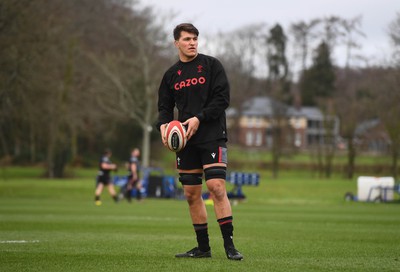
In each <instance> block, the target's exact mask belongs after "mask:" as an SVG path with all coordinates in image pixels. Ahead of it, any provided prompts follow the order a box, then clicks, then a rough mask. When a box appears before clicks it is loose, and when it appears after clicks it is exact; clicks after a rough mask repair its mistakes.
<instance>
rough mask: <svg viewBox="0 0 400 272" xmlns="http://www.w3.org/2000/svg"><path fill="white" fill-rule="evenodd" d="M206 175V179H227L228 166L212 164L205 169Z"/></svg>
mask: <svg viewBox="0 0 400 272" xmlns="http://www.w3.org/2000/svg"><path fill="white" fill-rule="evenodd" d="M204 176H205V178H206V181H208V180H210V179H223V180H225V179H226V167H225V166H211V167H208V168H206V169H204Z"/></svg>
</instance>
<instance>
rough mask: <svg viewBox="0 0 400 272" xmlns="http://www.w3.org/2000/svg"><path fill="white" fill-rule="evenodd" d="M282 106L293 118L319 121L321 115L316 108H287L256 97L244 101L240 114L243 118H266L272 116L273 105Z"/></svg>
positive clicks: (321, 117) (261, 97)
mask: <svg viewBox="0 0 400 272" xmlns="http://www.w3.org/2000/svg"><path fill="white" fill-rule="evenodd" d="M274 104H275V105H278V106H284V107H286V108H287V115H288V116H293V117H306V118H307V119H313V120H321V119H323V114H322V112H321V110H320V109H318V108H317V107H301V108H299V109H297V108H295V107H288V106H286V105H283V104H282V103H280V102H278V101H276V100H274V99H272V98H270V97H267V96H256V97H253V98H250V99H249V100H247V101H245V102H244V103H243V105H242V109H243V110H242V114H243V115H245V116H262V117H268V116H272V115H273V109H272V108H273V105H274Z"/></svg>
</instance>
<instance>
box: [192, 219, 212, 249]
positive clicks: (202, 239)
mask: <svg viewBox="0 0 400 272" xmlns="http://www.w3.org/2000/svg"><path fill="white" fill-rule="evenodd" d="M193 227H194V231H195V232H196V238H197V243H198V245H199V246H198V247H199V249H200V250H201V251H203V252H207V251H209V250H210V244H209V239H208V224H207V223H205V224H193Z"/></svg>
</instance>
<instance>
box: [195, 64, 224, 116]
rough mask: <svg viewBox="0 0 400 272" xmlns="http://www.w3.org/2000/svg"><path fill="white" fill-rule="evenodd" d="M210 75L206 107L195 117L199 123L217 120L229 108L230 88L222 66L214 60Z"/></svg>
mask: <svg viewBox="0 0 400 272" xmlns="http://www.w3.org/2000/svg"><path fill="white" fill-rule="evenodd" d="M212 68H213V72H212V75H211V86H210V88H211V90H210V96H209V97H208V100H207V103H206V106H205V107H204V108H203V110H202V111H201V112H200V113H198V114H197V115H196V116H195V117H196V118H197V119H198V120H199V121H200V123H201V122H202V121H206V120H210V119H218V118H219V117H220V116H221V114H223V113H224V111H225V110H226V109H227V108H228V106H229V99H230V95H229V93H230V87H229V82H228V77H227V76H226V73H225V70H224V67H223V66H222V64H221V63H220V62H219V61H218V60H215V62H214V64H213V67H212Z"/></svg>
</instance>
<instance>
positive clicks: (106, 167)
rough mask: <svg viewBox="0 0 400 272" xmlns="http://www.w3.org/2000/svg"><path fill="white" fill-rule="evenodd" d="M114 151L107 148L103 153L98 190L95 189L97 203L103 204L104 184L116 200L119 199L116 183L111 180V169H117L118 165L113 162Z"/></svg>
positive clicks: (97, 184) (97, 183) (98, 204)
mask: <svg viewBox="0 0 400 272" xmlns="http://www.w3.org/2000/svg"><path fill="white" fill-rule="evenodd" d="M111 155H112V152H111V150H110V149H106V150H105V151H104V153H103V154H102V156H101V158H100V161H99V173H98V175H97V179H96V180H97V182H96V191H95V199H94V200H95V204H96V205H97V206H100V205H101V200H100V195H101V193H102V192H103V189H104V186H107V188H108V192H109V193H110V195H111V196H112V198H113V199H114V201H115V202H117V201H118V197H117V193H116V192H115V189H114V184H113V183H112V180H111V173H110V172H111V171H112V170H117V165H116V164H114V163H112V162H111V160H110V158H111Z"/></svg>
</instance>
